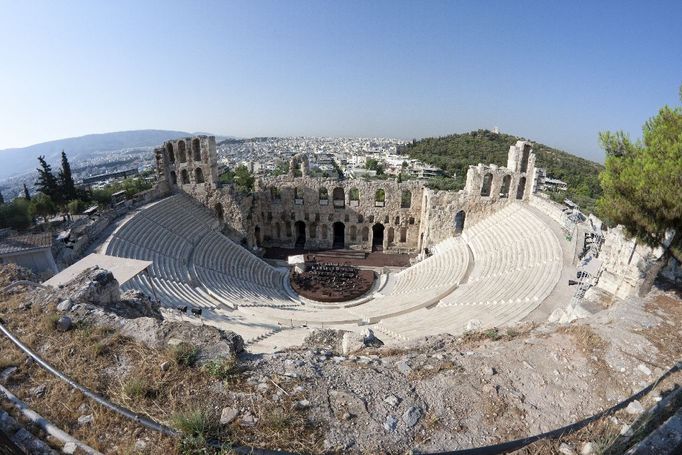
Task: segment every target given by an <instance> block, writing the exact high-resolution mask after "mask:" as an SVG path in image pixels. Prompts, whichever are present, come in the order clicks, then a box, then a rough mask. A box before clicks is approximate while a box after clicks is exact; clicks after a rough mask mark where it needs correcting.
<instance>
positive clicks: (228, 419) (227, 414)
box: [220, 407, 239, 425]
mask: <svg viewBox="0 0 682 455" xmlns="http://www.w3.org/2000/svg"><path fill="white" fill-rule="evenodd" d="M238 415H239V411H238V410H237V409H235V408H230V407H227V408H223V410H222V412H221V413H220V424H221V425H229V424H230V423H232V422H233V421H234V419H236V418H237V416H238Z"/></svg>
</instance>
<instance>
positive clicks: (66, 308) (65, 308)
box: [57, 299, 73, 312]
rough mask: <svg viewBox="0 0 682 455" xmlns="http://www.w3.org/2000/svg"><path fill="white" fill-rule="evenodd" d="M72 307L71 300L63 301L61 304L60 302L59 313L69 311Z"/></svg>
mask: <svg viewBox="0 0 682 455" xmlns="http://www.w3.org/2000/svg"><path fill="white" fill-rule="evenodd" d="M72 306H73V302H72V301H71V299H66V300H62V301H61V302H59V305H57V311H61V312H65V311H69V310H70V309H71V307H72Z"/></svg>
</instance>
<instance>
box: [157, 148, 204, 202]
mask: <svg viewBox="0 0 682 455" xmlns="http://www.w3.org/2000/svg"><path fill="white" fill-rule="evenodd" d="M154 154H155V155H156V171H157V177H158V179H159V184H160V185H161V186H163V187H167V188H168V189H169V190H171V191H173V190H175V189H176V188H180V189H183V190H184V189H185V188H187V186H188V185H205V186H208V187H215V186H216V185H217V183H218V165H217V164H218V158H217V155H216V145H215V137H214V136H195V137H191V138H183V139H176V140H174V141H167V142H165V143H164V144H163V147H159V148H157V149H156V150H155V151H154Z"/></svg>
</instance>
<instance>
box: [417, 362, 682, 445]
mask: <svg viewBox="0 0 682 455" xmlns="http://www.w3.org/2000/svg"><path fill="white" fill-rule="evenodd" d="M680 370H682V361H678V362H677V363H676V364H675V365H673V366H672V367H670V369H669V370H668V371H666V372H665V373H663V374H662V375H661V376H660V377H659V378H658V379H657V380H656V381H654V382H652V383H651V384H649V385H648V386H646V387H645V388H643V389H642V390H640V391H639V392H637V393H635V394H634V395H632V396H630V397H629V398H626V399H625V400H623V401H621V402H620V403H618V404H616V405H615V406H612V407H610V408H609V409H606V410H605V411H601V412H599V413H597V414H594V415H592V416H590V417H587V418H586V419H583V420H580V421H578V422H575V423H572V424H569V425H566V426H564V427H561V428H557V429H556V430H551V431H547V432H545V433H540V434H537V435H534V436H528V437H526V438H521V439H516V440H514V441H507V442H503V443H500V444H493V445H489V446H484V447H476V448H471V449H462V450H451V451H445V452H431V454H430V455H497V454H504V453H508V452H511V451H514V450H519V449H521V448H523V447H525V446H527V445H529V444H532V443H534V442H536V441H539V440H541V439H554V438H558V437H560V436H563V435H565V434H569V433H573V432H575V431H578V430H580V429H581V428H584V427H586V426H587V425H589V424H590V423H592V422H594V421H595V420H599V419H601V418H602V417H605V416H608V415H609V414H612V413H614V412H616V411H618V410H620V409H623V408H625V407H626V406H627V405H628V404H630V403H631V402H633V401H635V400H638V399H640V398H642V397H643V396H644V395H646V394H647V393H649V392H651V391H652V390H653V389H654V388H655V387H656V386H657V385H658V383H660V382H661V381H663V380H664V379H665V378H667V377H668V376H670V375H671V374H673V373H675V372H677V371H680Z"/></svg>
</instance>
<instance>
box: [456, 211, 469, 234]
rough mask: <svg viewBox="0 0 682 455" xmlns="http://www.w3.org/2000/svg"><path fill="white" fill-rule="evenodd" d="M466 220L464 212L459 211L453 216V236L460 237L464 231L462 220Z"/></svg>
mask: <svg viewBox="0 0 682 455" xmlns="http://www.w3.org/2000/svg"><path fill="white" fill-rule="evenodd" d="M465 219H466V212H464V210H460V211H459V212H457V214H456V215H455V235H460V234H461V233H462V231H463V230H464V220H465Z"/></svg>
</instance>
